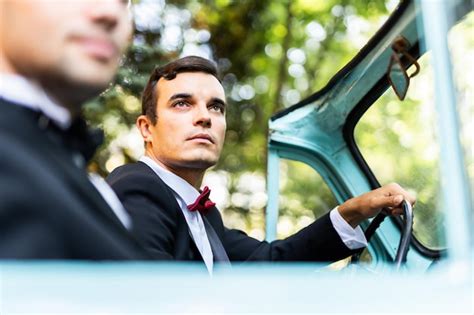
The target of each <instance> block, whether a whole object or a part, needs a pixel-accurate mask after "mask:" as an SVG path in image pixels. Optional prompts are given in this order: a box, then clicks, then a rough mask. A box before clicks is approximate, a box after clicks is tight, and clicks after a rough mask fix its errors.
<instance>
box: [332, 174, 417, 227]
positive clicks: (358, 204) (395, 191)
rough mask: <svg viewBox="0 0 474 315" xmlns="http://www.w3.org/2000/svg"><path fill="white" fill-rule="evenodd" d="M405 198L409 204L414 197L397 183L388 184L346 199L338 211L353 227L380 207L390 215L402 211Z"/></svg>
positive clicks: (412, 202) (413, 201) (374, 214)
mask: <svg viewBox="0 0 474 315" xmlns="http://www.w3.org/2000/svg"><path fill="white" fill-rule="evenodd" d="M404 199H405V200H407V201H408V202H409V203H411V205H414V204H415V201H416V198H415V197H414V196H413V195H411V194H410V193H408V192H407V191H406V190H404V189H403V188H402V187H400V185H398V184H395V183H393V184H388V185H385V186H382V187H380V188H377V189H374V190H372V191H369V192H368V193H365V194H363V195H360V196H358V197H354V198H352V199H349V200H347V201H346V202H344V203H343V204H342V205H340V206H339V209H338V210H339V213H340V214H341V216H342V217H343V218H344V220H346V221H347V223H349V224H350V225H351V226H352V227H353V228H355V227H357V226H358V225H359V223H360V222H362V221H363V220H365V219H368V218H371V217H374V216H376V215H377V214H378V213H379V212H380V211H381V210H382V208H384V209H386V210H387V211H388V214H390V215H400V214H402V213H403V209H402V208H401V203H402V201H403V200H404Z"/></svg>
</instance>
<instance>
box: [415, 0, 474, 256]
mask: <svg viewBox="0 0 474 315" xmlns="http://www.w3.org/2000/svg"><path fill="white" fill-rule="evenodd" d="M420 2H421V8H422V12H423V24H424V29H425V30H429V31H428V32H426V34H425V37H426V42H427V46H428V48H429V49H430V50H431V51H432V58H433V68H434V69H433V70H434V78H435V93H436V108H437V113H438V115H437V118H438V123H437V126H438V138H439V141H440V147H441V151H440V165H441V183H442V187H443V189H442V190H441V191H442V194H443V196H442V197H443V198H442V202H443V209H444V210H445V213H446V216H445V222H446V223H445V225H446V233H445V235H446V243H447V245H448V248H449V251H448V258H449V259H450V260H451V261H453V262H455V261H456V262H459V261H469V257H470V255H471V249H470V244H469V236H470V235H469V228H468V224H469V219H468V218H469V216H470V212H471V211H472V209H471V208H470V204H471V203H470V201H469V199H470V196H469V192H468V187H469V185H468V184H467V183H468V181H467V175H466V171H465V168H464V165H465V164H464V161H463V154H462V148H461V143H460V139H459V134H460V133H459V117H458V114H457V110H456V92H455V88H454V81H453V74H452V71H451V69H452V66H451V59H450V54H449V49H448V42H447V39H448V31H449V29H450V27H451V26H452V25H451V23H450V20H449V18H451V17H452V16H454V12H453V8H452V7H451V6H449V5H448V4H447V2H445V1H431V0H421V1H420Z"/></svg>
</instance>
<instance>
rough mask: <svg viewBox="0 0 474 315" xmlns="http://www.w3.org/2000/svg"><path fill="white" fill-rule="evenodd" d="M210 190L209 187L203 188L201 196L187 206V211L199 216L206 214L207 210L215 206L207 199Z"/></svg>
mask: <svg viewBox="0 0 474 315" xmlns="http://www.w3.org/2000/svg"><path fill="white" fill-rule="evenodd" d="M210 194H211V190H210V189H209V187H207V186H206V187H204V189H203V190H202V191H201V194H200V195H199V196H198V197H197V198H196V201H195V202H194V203H192V204H190V205H188V209H189V211H199V212H200V213H201V214H207V213H208V212H209V210H210V209H211V208H212V207H214V206H215V205H216V204H215V203H214V202H212V201H211V200H210V199H209V195H210Z"/></svg>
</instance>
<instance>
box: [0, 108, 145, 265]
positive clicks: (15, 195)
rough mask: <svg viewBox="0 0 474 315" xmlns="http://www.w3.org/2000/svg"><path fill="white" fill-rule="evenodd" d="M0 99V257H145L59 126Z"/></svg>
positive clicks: (105, 258)
mask: <svg viewBox="0 0 474 315" xmlns="http://www.w3.org/2000/svg"><path fill="white" fill-rule="evenodd" d="M39 117H40V115H39V114H38V113H36V112H34V111H32V110H29V109H27V108H25V107H20V106H17V105H16V104H13V103H10V102H8V101H5V100H3V99H0V259H42V258H46V259H93V260H96V259H99V260H109V259H145V258H148V257H149V255H148V254H147V253H146V251H145V250H144V249H143V248H142V247H141V246H140V245H139V243H138V242H137V241H136V240H135V239H134V238H133V236H131V234H130V233H129V232H128V231H127V230H126V229H125V227H124V226H123V225H122V224H121V222H120V221H119V220H118V218H117V217H116V216H115V214H114V213H113V211H112V209H110V207H109V206H108V204H107V203H106V202H105V201H104V199H103V198H102V196H101V195H100V193H99V192H98V191H97V190H96V189H95V187H94V186H93V185H92V184H91V182H90V181H89V179H88V177H87V173H86V171H85V170H84V169H82V168H79V167H77V166H76V165H75V164H74V163H73V159H72V150H71V149H69V148H68V143H67V141H66V139H64V137H63V134H61V132H60V131H59V129H54V128H46V127H44V128H42V127H40V124H39V123H38V118H39Z"/></svg>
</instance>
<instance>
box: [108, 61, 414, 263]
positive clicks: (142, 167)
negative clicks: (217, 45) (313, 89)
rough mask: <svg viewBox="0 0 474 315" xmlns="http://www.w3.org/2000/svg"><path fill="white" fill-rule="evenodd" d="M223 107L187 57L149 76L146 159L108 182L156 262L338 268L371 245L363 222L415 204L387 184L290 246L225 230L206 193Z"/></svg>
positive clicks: (212, 76) (214, 84)
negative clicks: (163, 258)
mask: <svg viewBox="0 0 474 315" xmlns="http://www.w3.org/2000/svg"><path fill="white" fill-rule="evenodd" d="M226 107H227V103H226V98H225V94H224V88H223V87H222V85H221V83H220V81H219V78H218V75H217V69H216V68H215V66H214V64H213V63H211V62H210V61H208V60H205V59H203V58H199V57H185V58H182V59H179V60H176V61H174V62H171V63H169V64H167V65H165V66H163V67H159V68H157V69H155V71H154V72H153V73H152V75H151V77H150V79H149V81H148V84H147V86H146V88H145V90H144V92H143V98H142V115H141V116H140V117H138V119H137V126H138V128H139V130H140V133H141V135H142V137H143V139H144V141H145V156H143V157H142V158H141V159H140V161H139V162H137V163H133V164H128V165H124V166H122V167H119V168H117V169H116V170H114V171H113V172H112V173H111V174H110V175H109V177H108V178H107V181H108V182H109V184H110V185H111V186H112V188H113V189H114V190H115V191H116V193H117V195H118V196H119V198H120V199H121V201H122V202H123V204H124V206H125V208H126V209H127V210H128V212H129V213H130V215H131V217H132V220H133V223H134V226H133V233H134V234H135V235H136V237H137V238H138V239H139V240H140V241H141V242H142V243H143V244H144V246H146V248H147V249H148V250H149V252H150V253H151V254H152V255H156V256H158V257H159V256H160V255H165V256H168V257H169V258H172V259H176V260H196V261H201V262H204V263H205V265H206V267H207V269H208V271H209V272H212V270H213V268H214V262H220V263H229V261H334V260H338V259H342V258H345V257H347V256H349V255H351V254H352V253H354V252H356V251H358V250H360V249H361V248H363V247H364V246H366V240H365V237H364V235H363V232H362V230H361V228H360V227H359V226H358V225H359V223H360V222H362V221H363V220H365V219H367V218H369V217H372V216H375V215H376V214H377V213H379V212H380V210H381V209H382V208H389V209H391V213H392V214H394V215H397V214H400V213H401V211H402V210H401V208H400V204H401V202H402V200H403V199H407V200H408V201H409V202H411V203H414V202H415V200H414V198H413V197H412V196H410V195H409V194H408V193H407V192H406V191H405V190H404V189H402V188H401V187H400V186H398V185H396V184H390V185H387V186H384V187H381V188H379V189H376V190H374V191H371V192H369V193H366V194H364V195H361V196H359V197H355V198H352V199H350V200H348V201H346V202H345V203H343V204H342V205H340V206H339V207H337V208H336V209H334V210H332V211H331V212H330V213H328V214H327V215H325V216H323V217H321V218H319V219H318V220H316V221H315V222H313V223H312V224H310V225H309V226H308V227H306V228H304V229H302V230H301V231H299V232H298V233H296V234H295V235H293V236H291V237H289V238H287V239H285V240H278V241H274V242H271V243H268V242H261V241H258V240H256V239H253V238H251V237H249V236H247V235H246V234H245V233H243V232H242V231H238V230H230V229H227V228H226V227H225V226H224V225H223V222H222V218H221V215H220V213H219V211H218V210H217V209H216V208H215V207H214V203H213V202H212V201H210V200H209V193H210V192H209V189H208V188H207V187H204V188H203V189H202V190H201V183H202V179H203V176H204V174H205V172H206V170H207V169H208V168H209V167H211V166H213V165H215V164H216V163H217V160H218V159H219V156H220V153H221V150H222V146H223V144H224V136H225V131H226V118H225V114H226Z"/></svg>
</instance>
